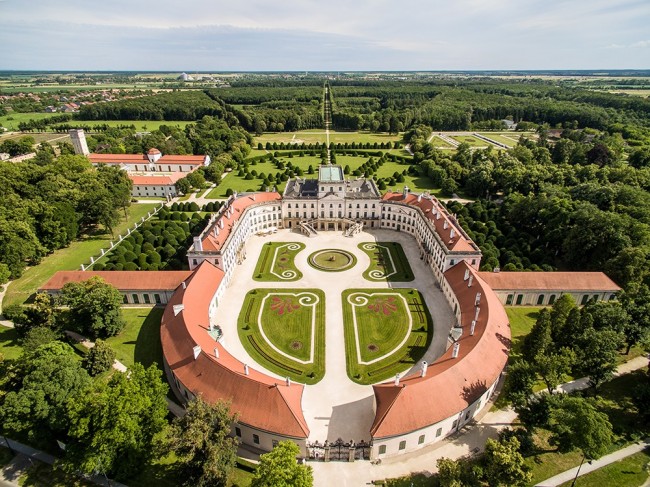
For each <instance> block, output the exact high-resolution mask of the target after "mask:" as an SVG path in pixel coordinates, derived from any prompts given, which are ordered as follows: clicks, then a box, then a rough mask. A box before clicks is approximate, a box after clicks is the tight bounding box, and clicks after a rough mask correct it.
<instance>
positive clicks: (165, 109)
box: [77, 91, 228, 120]
mask: <svg viewBox="0 0 650 487" xmlns="http://www.w3.org/2000/svg"><path fill="white" fill-rule="evenodd" d="M205 116H213V117H218V118H227V116H228V112H227V110H226V108H225V106H224V104H223V102H220V101H219V100H215V99H214V98H211V97H210V96H208V95H207V94H206V93H204V92H203V91H175V92H171V93H162V94H156V95H152V96H147V97H141V98H132V99H128V100H120V101H115V102H109V103H95V104H92V105H84V106H82V107H81V109H80V110H79V113H78V115H77V119H79V120H199V119H201V118H203V117H205Z"/></svg>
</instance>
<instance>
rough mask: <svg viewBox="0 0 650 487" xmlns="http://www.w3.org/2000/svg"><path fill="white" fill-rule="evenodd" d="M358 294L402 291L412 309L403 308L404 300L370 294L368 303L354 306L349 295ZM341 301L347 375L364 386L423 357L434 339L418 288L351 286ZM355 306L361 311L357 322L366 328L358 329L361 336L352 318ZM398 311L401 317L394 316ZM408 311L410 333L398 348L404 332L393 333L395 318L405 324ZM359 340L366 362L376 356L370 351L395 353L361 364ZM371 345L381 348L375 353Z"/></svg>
mask: <svg viewBox="0 0 650 487" xmlns="http://www.w3.org/2000/svg"><path fill="white" fill-rule="evenodd" d="M355 293H365V294H375V295H376V294H386V293H389V294H394V293H399V294H400V295H401V296H403V297H404V298H405V299H406V301H407V302H408V304H409V309H408V310H405V309H403V306H404V305H403V302H401V303H400V301H398V300H394V301H392V302H388V301H386V300H385V299H381V297H380V296H378V297H371V298H370V299H369V300H368V304H367V305H366V304H364V305H363V307H353V306H352V305H351V304H350V303H349V302H348V297H349V296H350V295H353V294H355ZM342 300H343V328H344V332H345V356H346V362H347V364H346V367H347V373H348V377H349V378H350V380H352V381H353V382H356V383H358V384H363V385H368V384H374V383H377V382H381V381H383V380H386V379H388V378H389V377H393V376H395V374H396V373H401V372H404V371H405V370H408V369H410V368H411V367H412V366H413V365H414V364H415V363H416V362H417V361H418V360H420V359H421V358H422V356H423V355H424V353H425V352H426V350H427V348H428V347H429V344H430V343H431V339H432V338H433V322H432V320H431V315H430V314H429V310H428V308H427V306H426V304H425V302H424V299H423V298H422V295H421V294H420V292H419V291H418V290H417V289H348V290H346V291H344V292H343V294H342ZM397 303H399V304H397ZM376 305H379V306H376ZM367 306H373V307H375V306H376V308H375V309H376V310H377V311H373V310H371V309H369V307H367ZM354 308H357V309H358V310H360V311H356V312H357V313H358V314H357V319H358V322H361V323H363V327H360V328H359V335H360V336H359V337H357V336H356V334H355V331H354V322H353V318H352V313H354V312H355V310H354ZM393 310H395V311H393ZM397 310H399V311H397ZM396 313H397V314H398V315H399V316H400V318H401V320H396V319H395V314H396ZM406 313H410V315H411V318H412V327H411V331H410V335H409V338H408V340H407V342H406V343H405V344H404V345H403V346H402V347H401V348H396V347H397V346H398V345H399V343H400V342H401V341H402V339H403V337H404V334H403V333H400V332H394V327H395V323H396V321H399V322H400V323H405V321H406V318H405V316H406ZM402 320H403V321H402ZM357 339H358V340H359V343H360V346H359V348H360V351H361V354H362V357H361V359H362V360H363V361H366V362H367V361H369V360H368V359H374V358H375V357H373V356H372V355H368V354H374V355H379V356H381V355H384V354H386V353H388V352H390V351H391V350H393V353H391V354H390V355H389V356H387V357H385V358H383V359H381V360H379V361H377V362H375V363H372V364H368V365H364V364H360V363H359V362H358V360H357V351H356V343H357ZM370 345H375V346H377V347H378V350H377V352H376V353H375V352H373V351H372V350H370V349H368V347H369V346H370Z"/></svg>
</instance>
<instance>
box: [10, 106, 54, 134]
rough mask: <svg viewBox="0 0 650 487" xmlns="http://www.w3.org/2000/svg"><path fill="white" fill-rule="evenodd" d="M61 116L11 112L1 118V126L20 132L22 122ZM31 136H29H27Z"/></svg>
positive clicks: (43, 113)
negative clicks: (19, 126)
mask: <svg viewBox="0 0 650 487" xmlns="http://www.w3.org/2000/svg"><path fill="white" fill-rule="evenodd" d="M57 115H61V114H60V113H45V112H26V113H20V112H9V113H7V114H6V115H3V116H1V117H0V125H2V126H3V127H5V128H7V129H8V130H18V124H19V123H20V122H27V121H29V120H43V119H48V118H51V117H55V116H57ZM25 135H29V134H25Z"/></svg>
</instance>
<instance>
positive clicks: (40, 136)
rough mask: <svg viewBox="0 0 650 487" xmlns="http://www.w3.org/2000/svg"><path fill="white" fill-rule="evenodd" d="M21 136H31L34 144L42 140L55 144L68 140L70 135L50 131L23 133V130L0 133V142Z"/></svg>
mask: <svg viewBox="0 0 650 487" xmlns="http://www.w3.org/2000/svg"><path fill="white" fill-rule="evenodd" d="M23 137H31V138H32V139H34V142H35V143H36V144H40V143H42V142H49V143H50V144H53V145H56V144H58V143H59V142H70V136H69V135H68V134H55V133H51V132H35V133H25V132H12V133H8V134H4V135H0V143H2V142H5V141H7V140H20V139H22V138H23Z"/></svg>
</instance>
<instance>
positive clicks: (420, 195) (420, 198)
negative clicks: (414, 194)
mask: <svg viewBox="0 0 650 487" xmlns="http://www.w3.org/2000/svg"><path fill="white" fill-rule="evenodd" d="M420 201H422V193H420V194H419V195H418V203H419V202H420Z"/></svg>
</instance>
